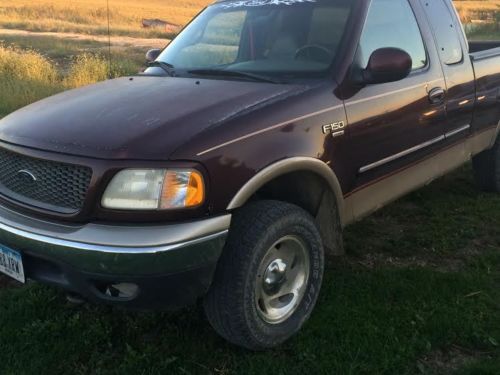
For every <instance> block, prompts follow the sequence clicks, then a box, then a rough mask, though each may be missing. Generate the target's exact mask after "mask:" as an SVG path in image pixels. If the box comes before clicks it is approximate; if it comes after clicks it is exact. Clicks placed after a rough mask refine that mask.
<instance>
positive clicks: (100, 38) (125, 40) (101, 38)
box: [0, 29, 170, 48]
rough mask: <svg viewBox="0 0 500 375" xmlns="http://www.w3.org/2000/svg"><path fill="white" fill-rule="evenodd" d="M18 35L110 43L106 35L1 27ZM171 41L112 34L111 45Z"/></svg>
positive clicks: (1, 31) (153, 45) (146, 45)
mask: <svg viewBox="0 0 500 375" xmlns="http://www.w3.org/2000/svg"><path fill="white" fill-rule="evenodd" d="M2 34H3V35H16V36H25V37H37V36H45V37H53V38H60V39H66V40H75V41H82V40H91V41H95V42H100V43H108V37H107V36H106V35H87V34H78V33H59V32H38V31H26V30H15V29H0V35H2ZM169 42H170V40H169V39H147V38H133V37H128V36H112V37H111V45H112V46H118V47H131V46H133V47H144V48H163V47H165V46H166V45H167V44H168V43H169Z"/></svg>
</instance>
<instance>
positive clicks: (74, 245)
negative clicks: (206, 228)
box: [0, 223, 229, 254]
mask: <svg viewBox="0 0 500 375" xmlns="http://www.w3.org/2000/svg"><path fill="white" fill-rule="evenodd" d="M0 230H3V231H5V232H8V233H10V234H13V235H15V236H19V237H22V238H25V239H29V240H33V241H37V242H41V243H45V244H49V245H54V246H61V247H67V248H70V249H78V250H87V251H94V252H99V253H108V254H158V253H162V252H167V251H172V250H176V249H179V248H183V247H186V246H190V245H196V244H198V243H201V242H204V241H209V240H211V239H214V238H217V237H220V236H223V235H225V234H227V233H228V231H229V230H227V229H226V230H224V231H222V232H218V233H214V234H211V235H208V236H205V237H201V238H196V239H193V240H190V241H185V242H180V243H176V244H170V245H164V246H154V247H133V248H129V247H118V246H102V245H93V244H88V243H82V242H74V241H68V240H63V239H59V238H54V237H48V236H43V235H40V234H36V233H30V232H27V231H24V230H21V229H16V228H13V227H10V226H8V225H5V224H2V223H0Z"/></svg>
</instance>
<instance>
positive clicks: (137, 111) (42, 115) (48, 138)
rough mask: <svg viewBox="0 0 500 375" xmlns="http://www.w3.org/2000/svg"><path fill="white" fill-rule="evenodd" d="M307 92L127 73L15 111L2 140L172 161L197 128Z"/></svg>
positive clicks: (1, 125)
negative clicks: (131, 76)
mask: <svg viewBox="0 0 500 375" xmlns="http://www.w3.org/2000/svg"><path fill="white" fill-rule="evenodd" d="M301 88H302V89H301ZM302 90H303V87H302V86H296V85H277V84H267V83H257V82H243V81H227V80H210V79H191V78H167V77H154V76H138V77H133V78H120V79H115V80H110V81H106V82H103V83H99V84H96V85H92V86H87V87H84V88H80V89H76V90H71V91H67V92H64V93H61V94H59V95H56V96H53V97H50V98H47V99H44V100H42V101H39V102H37V103H34V104H31V105H29V106H27V107H25V108H23V109H21V110H19V111H17V112H14V113H13V114H11V115H9V116H7V117H5V118H4V119H3V120H1V121H0V140H1V141H4V142H8V143H11V144H16V145H21V146H26V147H31V148H36V149H41V150H46V151H53V152H58V153H66V154H71V155H79V156H87V157H94V158H103V159H138V160H139V159H143V160H167V159H168V158H169V156H170V155H171V154H172V153H173V152H174V151H175V150H176V149H177V148H178V147H180V146H181V145H183V144H185V143H186V142H188V141H189V140H190V139H191V138H192V137H194V136H195V135H196V134H198V133H200V132H202V131H206V130H209V128H210V127H215V126H219V125H221V124H222V123H225V122H226V120H229V119H234V118H235V117H237V116H238V114H240V113H242V112H245V113H248V111H251V110H252V109H257V108H262V106H265V105H267V104H268V103H273V102H275V101H276V100H280V98H282V97H287V96H289V95H291V94H293V93H294V92H296V91H302Z"/></svg>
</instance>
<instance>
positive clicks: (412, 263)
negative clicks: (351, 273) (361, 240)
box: [348, 253, 466, 272]
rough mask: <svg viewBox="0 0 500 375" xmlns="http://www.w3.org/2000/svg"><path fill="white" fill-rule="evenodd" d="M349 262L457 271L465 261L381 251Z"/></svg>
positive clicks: (373, 265)
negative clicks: (400, 254)
mask: <svg viewBox="0 0 500 375" xmlns="http://www.w3.org/2000/svg"><path fill="white" fill-rule="evenodd" d="M348 262H349V263H351V264H358V265H361V266H363V267H365V268H368V269H376V268H382V267H398V268H415V267H418V268H423V267H426V268H431V269H434V270H437V271H441V272H458V271H460V270H461V269H462V268H463V267H464V265H465V264H466V262H465V261H464V260H462V259H459V258H449V257H442V258H432V257H426V256H419V255H413V256H411V257H396V256H391V255H388V254H383V253H372V254H366V255H364V256H362V257H356V258H350V259H349V260H348Z"/></svg>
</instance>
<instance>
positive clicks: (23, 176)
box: [17, 169, 37, 185]
mask: <svg viewBox="0 0 500 375" xmlns="http://www.w3.org/2000/svg"><path fill="white" fill-rule="evenodd" d="M17 177H18V178H19V179H20V180H21V181H22V182H24V183H25V184H27V185H32V184H34V183H35V182H37V178H36V176H35V175H34V174H33V173H32V172H30V171H28V170H26V169H21V170H20V171H17Z"/></svg>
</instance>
